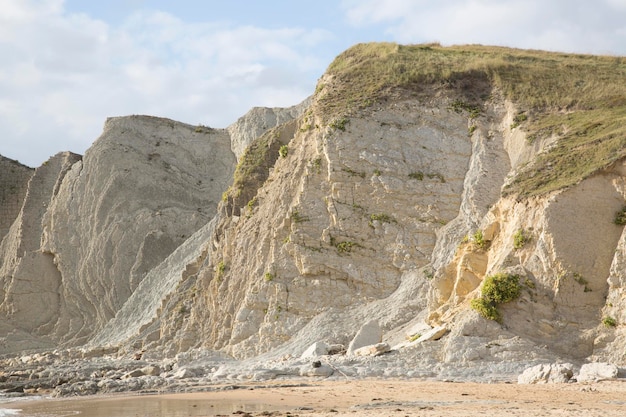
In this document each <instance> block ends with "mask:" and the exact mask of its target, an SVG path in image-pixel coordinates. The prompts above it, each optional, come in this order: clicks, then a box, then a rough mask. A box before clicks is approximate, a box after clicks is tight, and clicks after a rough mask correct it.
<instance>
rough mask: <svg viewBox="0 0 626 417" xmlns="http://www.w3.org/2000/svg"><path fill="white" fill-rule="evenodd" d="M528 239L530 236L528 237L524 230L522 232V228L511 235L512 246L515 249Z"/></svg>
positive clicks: (521, 246)
mask: <svg viewBox="0 0 626 417" xmlns="http://www.w3.org/2000/svg"><path fill="white" fill-rule="evenodd" d="M529 239H530V238H529V237H528V235H527V234H526V232H524V230H523V229H519V230H518V231H517V232H515V234H514V235H513V247H514V248H515V249H521V248H523V247H524V245H525V244H526V242H528V240H529Z"/></svg>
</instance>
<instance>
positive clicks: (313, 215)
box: [0, 43, 626, 380]
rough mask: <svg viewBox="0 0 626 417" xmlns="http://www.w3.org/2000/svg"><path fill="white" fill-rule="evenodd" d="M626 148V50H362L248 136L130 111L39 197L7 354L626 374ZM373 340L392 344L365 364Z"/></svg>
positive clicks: (53, 176)
mask: <svg viewBox="0 0 626 417" xmlns="http://www.w3.org/2000/svg"><path fill="white" fill-rule="evenodd" d="M625 157H626V61H625V60H624V58H621V57H601V56H587V55H571V54H558V53H548V52H541V51H524V50H514V49H507V48H499V47H485V46H458V47H441V46H439V45H434V44H429V45H413V46H401V45H395V44H385V43H381V44H378V43H377V44H360V45H356V46H354V47H353V48H350V49H349V50H347V51H345V52H344V53H342V54H341V55H339V56H338V57H337V58H336V59H335V60H334V61H333V62H332V63H331V64H330V66H329V67H328V70H327V71H326V73H325V74H324V75H323V76H322V77H321V78H320V80H319V82H318V85H317V88H316V90H315V92H314V93H313V96H312V97H311V98H310V99H309V100H307V101H305V102H304V103H302V104H300V105H298V106H295V107H293V108H290V109H253V110H252V111H251V112H250V113H248V114H247V115H245V116H243V117H242V118H241V119H240V120H239V121H238V122H237V123H235V124H233V125H232V126H231V127H229V128H228V129H211V128H206V127H202V126H198V127H193V126H187V125H184V124H182V123H178V122H174V121H170V120H166V119H157V118H150V117H138V116H132V117H127V118H116V119H110V120H109V121H107V124H106V125H105V130H104V133H103V135H102V136H101V137H100V138H99V139H98V140H97V141H96V142H95V143H94V145H93V147H92V148H90V149H89V150H88V152H87V153H86V155H85V156H84V157H82V158H81V157H79V156H76V155H71V154H59V155H57V156H55V157H53V158H52V159H51V160H50V161H49V163H48V164H46V165H45V166H42V167H40V168H38V169H37V170H36V171H35V173H34V174H32V178H31V180H30V183H29V184H28V191H27V192H26V195H25V196H24V195H22V197H20V198H21V201H22V207H21V211H20V213H19V214H14V215H13V216H14V217H15V220H14V222H13V224H12V226H11V229H10V230H7V231H6V233H5V235H4V238H3V240H2V244H1V246H0V251H1V252H2V260H3V261H2V264H1V265H0V266H1V267H2V268H1V269H0V280H2V282H3V285H2V287H1V289H0V311H1V312H2V314H3V316H2V317H0V329H6V331H5V330H2V332H0V339H1V341H2V343H0V351H1V352H3V353H6V354H15V353H17V352H22V351H23V350H24V349H29V348H32V349H40V350H41V349H44V350H46V349H54V348H58V347H60V348H64V349H70V350H72V349H77V348H79V349H81V352H91V353H89V355H96V356H98V355H100V354H104V353H105V352H106V354H107V355H114V356H117V357H119V358H124V357H129V356H132V355H133V353H134V352H137V351H142V352H143V354H144V356H145V357H148V358H151V359H152V360H154V361H157V360H159V361H162V360H166V358H174V357H176V358H185V357H188V358H196V359H198V358H205V359H204V361H205V362H203V364H204V365H202V366H203V368H202V369H203V371H202V372H204V373H205V374H210V375H212V377H213V378H219V377H220V376H221V377H225V376H226V374H229V375H231V376H236V375H248V376H249V377H254V376H253V374H254V375H256V374H255V372H257V374H258V375H265V376H264V378H266V377H268V375H272V377H276V376H277V375H292V374H298V373H299V372H305V373H306V372H309V371H308V370H307V371H302V370H301V367H303V366H305V362H299V361H298V360H299V359H298V358H300V355H302V354H303V352H305V351H306V350H307V348H309V346H311V345H312V344H314V343H316V342H317V343H318V345H316V346H326V350H325V351H324V349H322V348H321V347H320V349H321V350H322V351H323V352H322V353H329V351H328V350H330V351H331V353H336V352H345V350H346V349H347V350H348V354H347V355H342V354H337V355H330V356H324V357H325V360H326V361H329V363H331V362H332V361H335V362H332V363H335V365H337V364H340V365H341V366H342V369H343V371H342V372H343V373H345V374H346V375H352V376H367V375H369V376H394V375H395V376H399V375H403V372H405V371H403V370H406V369H411V375H409V376H432V377H439V378H445V377H452V378H474V379H482V380H484V379H489V378H496V379H498V378H500V379H502V378H503V379H507V378H511V376H512V375H515V376H516V375H517V374H518V373H520V372H521V371H522V370H523V369H524V368H526V367H527V366H530V365H534V364H537V363H543V362H552V361H557V360H560V361H570V362H572V363H575V364H577V365H579V364H582V363H584V362H587V361H610V362H612V363H614V364H616V365H626V357H625V356H624V353H623V352H624V351H625V350H624V347H625V346H624V342H623V340H624V338H623V337H622V336H623V335H624V327H623V324H624V323H626V316H624V315H623V313H622V312H623V311H626V309H625V308H624V307H626V299H625V297H624V295H623V293H624V288H625V285H626V284H625V282H626V272H625V271H626V269H625V268H624V266H625V262H626V261H625V259H626V238H625V235H624V224H625V223H626V221H624V217H626V216H624V214H623V208H624V207H625V204H626V203H625V201H626V181H625V175H626V166H625V163H624V161H625ZM5 172H6V171H2V180H3V181H4V182H6V181H15V184H16V187H18V180H17V179H15V180H13V179H12V178H13V177H8V176H6V174H5ZM5 178H6V179H5ZM37 178H41V180H36V179H37ZM3 201H4V200H3ZM2 204H4V203H3V202H0V205H2ZM5 206H6V204H5V205H4V206H3V209H5V208H4V207H5ZM7 207H8V206H7ZM35 276H37V277H41V278H39V279H37V280H35V279H33V278H34V277H35ZM33 297H36V299H37V300H40V301H39V302H38V303H37V305H38V306H41V307H37V308H35V307H34V306H33V305H32V303H31V302H32V300H33ZM362 326H364V327H363V329H364V332H365V329H369V330H367V332H365V333H368V332H369V333H368V334H370V338H369V339H368V340H370V341H372V340H374V341H376V342H383V343H385V344H386V345H385V344H382V345H380V346H378V347H377V348H376V349H379V350H378V351H376V352H378V353H381V352H382V351H388V350H391V353H389V354H388V355H384V356H375V357H374V358H372V357H370V356H368V354H367V353H365V358H363V359H360V361H361V362H359V360H357V359H355V357H354V355H353V353H354V352H353V350H355V349H356V348H357V347H358V346H356V345H355V340H353V339H354V337H355V335H356V334H357V332H358V331H359V329H360V328H361V327H362ZM364 332H361V334H363V333H364ZM433 332H437V335H436V336H432V337H431V336H428V337H424V335H429V334H431V333H433ZM420 336H422V337H420ZM357 339H358V337H357ZM434 340H437V341H434ZM366 344H367V343H366ZM369 344H375V342H374V343H369ZM333 346H334V348H333ZM353 348H354V349H353ZM98 352H100V353H98ZM177 355H178V356H177ZM185 355H189V356H185ZM207 358H209V359H207ZM216 358H221V359H219V360H218V359H216ZM279 358H283V359H284V361H287V362H284V361H283V362H280V361H278V359H279ZM378 358H380V359H378ZM233 359H237V360H239V361H240V362H236V361H232V360H233ZM179 360H180V359H179ZM198 360H200V359H198ZM289 360H291V361H292V362H289ZM215 361H217V362H219V363H221V364H222V365H220V366H222V367H220V366H215ZM220 361H225V362H220ZM241 361H243V362H241ZM267 361H269V362H267ZM355 361H356V362H355ZM224 363H228V364H229V365H228V367H227V368H228V369H229V370H226V368H224V366H225V365H223V364H224ZM268 363H271V364H272V365H271V366H273V367H275V368H276V369H278V368H280V369H279V370H274V371H268V370H267V368H268V367H269V366H270V365H268ZM260 364H262V365H260ZM198 366H200V365H198ZM337 366H338V365H337ZM257 368H258V369H259V370H258V371H254V369H257ZM261 368H262V369H261ZM208 369H212V371H209V370H208ZM244 369H246V370H245V371H244ZM251 369H252V370H251ZM272 369H274V368H272ZM385 369H386V370H385ZM268 372H269V374H268ZM311 372H321V371H311ZM330 372H332V370H331V371H330ZM394 373H395V374H394ZM258 375H257V376H258ZM207 377H208V376H207Z"/></svg>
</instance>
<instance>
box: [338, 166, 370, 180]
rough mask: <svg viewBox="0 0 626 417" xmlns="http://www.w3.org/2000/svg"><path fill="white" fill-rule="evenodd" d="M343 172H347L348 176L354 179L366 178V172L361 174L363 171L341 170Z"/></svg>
mask: <svg viewBox="0 0 626 417" xmlns="http://www.w3.org/2000/svg"><path fill="white" fill-rule="evenodd" d="M341 170H342V171H343V172H346V173H348V174H350V176H352V177H361V178H365V172H361V171H355V170H353V169H352V168H345V167H344V168H341Z"/></svg>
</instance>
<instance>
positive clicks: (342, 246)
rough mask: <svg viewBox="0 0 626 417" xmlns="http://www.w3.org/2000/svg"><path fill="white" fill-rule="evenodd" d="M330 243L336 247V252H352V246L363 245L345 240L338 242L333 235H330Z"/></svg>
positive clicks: (359, 246) (358, 246)
mask: <svg viewBox="0 0 626 417" xmlns="http://www.w3.org/2000/svg"><path fill="white" fill-rule="evenodd" d="M330 244H331V245H332V246H334V247H335V248H336V249H337V252H338V253H340V254H342V253H350V252H352V248H362V247H363V246H361V245H359V244H358V243H356V242H353V241H350V240H346V241H343V242H338V241H337V239H336V238H335V237H334V236H331V237H330Z"/></svg>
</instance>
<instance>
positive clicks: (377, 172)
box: [374, 168, 382, 177]
mask: <svg viewBox="0 0 626 417" xmlns="http://www.w3.org/2000/svg"><path fill="white" fill-rule="evenodd" d="M381 174H382V172H381V171H380V169H378V168H376V169H375V170H374V175H376V176H377V177H380V175H381Z"/></svg>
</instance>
